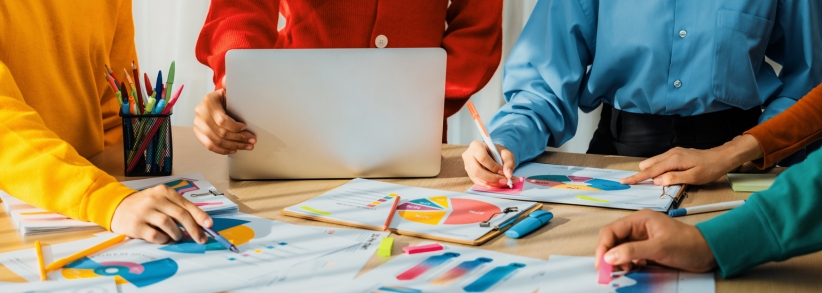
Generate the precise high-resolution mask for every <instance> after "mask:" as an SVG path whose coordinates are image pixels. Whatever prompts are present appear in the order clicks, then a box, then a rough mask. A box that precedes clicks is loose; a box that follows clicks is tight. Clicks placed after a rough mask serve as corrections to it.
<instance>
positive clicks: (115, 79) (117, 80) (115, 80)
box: [106, 64, 123, 91]
mask: <svg viewBox="0 0 822 293" xmlns="http://www.w3.org/2000/svg"><path fill="white" fill-rule="evenodd" d="M106 72H108V75H111V78H113V79H114V83H115V84H120V80H119V79H117V76H116V75H114V71H111V68H108V64H106ZM120 90H121V91H122V90H123V89H122V88H120Z"/></svg>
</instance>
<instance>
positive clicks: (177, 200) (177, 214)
mask: <svg viewBox="0 0 822 293" xmlns="http://www.w3.org/2000/svg"><path fill="white" fill-rule="evenodd" d="M167 189H168V190H167V195H166V197H167V198H168V200H169V201H170V202H171V203H173V204H174V205H173V206H172V207H169V210H168V215H169V216H171V217H173V218H174V219H175V220H177V222H178V223H180V224H181V225H183V228H185V229H186V231H188V234H189V235H190V236H191V238H192V239H194V241H197V242H198V243H205V242H206V241H207V240H208V239H207V238H208V236H206V235H205V232H203V229H202V228H200V226H205V227H211V225H212V220H211V217H210V216H209V215H208V214H207V213H206V212H204V211H203V210H201V209H200V208H199V207H197V205H195V204H194V203H192V202H191V201H189V200H188V199H186V198H184V197H183V196H182V195H180V194H179V193H177V191H175V190H174V189H171V188H167Z"/></svg>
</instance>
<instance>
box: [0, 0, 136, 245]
mask: <svg viewBox="0 0 822 293" xmlns="http://www.w3.org/2000/svg"><path fill="white" fill-rule="evenodd" d="M117 9H118V11H117V24H116V28H115V38H114V44H112V46H111V50H110V53H109V54H110V55H109V58H110V59H111V63H112V66H116V67H115V68H123V67H126V66H129V67H128V68H130V64H131V61H132V60H135V59H136V52H135V49H134V31H133V30H134V27H133V20H132V15H131V1H122V3H121V5H120V6H119V7H118V8H117ZM85 46H88V44H83V43H78V44H77V48H84V47H85ZM54 54H65V52H54ZM3 61H4V60H0V190H4V191H6V192H7V193H9V194H10V195H12V196H15V197H17V198H19V199H21V200H23V201H25V202H28V203H30V204H32V205H34V206H37V207H40V208H43V209H46V210H50V211H55V212H58V213H61V214H64V215H66V216H68V217H71V218H74V219H78V220H82V221H90V222H93V223H96V224H98V225H100V226H102V227H104V228H106V229H108V230H111V227H110V225H111V220H112V217H113V216H114V211H115V210H116V209H117V207H118V206H119V204H120V202H122V200H123V199H124V198H126V197H127V196H129V195H130V194H132V193H134V192H135V191H134V190H132V189H130V188H128V187H126V186H125V185H123V184H121V183H119V182H117V180H116V179H115V178H114V177H112V176H111V175H108V174H107V173H106V172H104V171H103V170H100V169H99V168H97V167H96V166H94V165H93V164H91V162H89V161H88V160H87V159H86V158H85V157H83V156H81V155H80V154H79V152H78V151H77V149H75V146H72V145H71V144H70V143H68V142H66V141H65V140H63V139H61V138H60V137H59V136H58V135H57V133H55V132H54V131H52V130H51V129H49V127H47V126H46V124H45V123H44V120H43V116H41V113H39V112H38V111H37V110H35V109H34V108H32V107H31V106H29V105H28V104H27V103H26V100H35V99H53V98H65V97H54V96H41V97H32V96H26V97H25V98H24V96H23V94H22V93H21V90H20V88H19V87H18V83H16V82H15V80H14V77H13V75H12V72H11V70H10V69H9V67H7V66H6V64H5V63H4V62H3ZM135 61H136V60H135ZM121 70H122V69H121ZM95 78H97V76H82V77H78V79H84V80H92V81H95ZM99 78H100V79H102V77H99ZM41 82H48V81H47V80H46V81H41ZM100 83H101V84H102V82H100ZM71 98H75V99H94V100H98V99H99V102H100V103H101V107H100V109H101V111H102V113H99V114H94V113H90V114H89V116H94V115H102V117H103V121H104V123H103V124H104V125H103V128H104V129H99V130H93V129H89V130H86V131H103V132H104V133H101V134H100V135H105V144H106V146H110V145H111V144H113V143H116V142H117V141H118V140H119V138H120V137H121V134H119V133H118V132H119V131H120V123H119V122H118V120H117V119H119V117H117V112H116V111H117V102H116V99H114V95H113V94H111V93H110V92H107V93H106V94H104V95H103V96H102V97H93V96H88V97H85V96H74V97H71ZM69 110H71V109H69ZM44 115H45V114H44ZM48 115H57V116H59V115H60V114H59V113H50V114H48ZM97 117H100V116H97ZM65 123H72V121H66V122H65Z"/></svg>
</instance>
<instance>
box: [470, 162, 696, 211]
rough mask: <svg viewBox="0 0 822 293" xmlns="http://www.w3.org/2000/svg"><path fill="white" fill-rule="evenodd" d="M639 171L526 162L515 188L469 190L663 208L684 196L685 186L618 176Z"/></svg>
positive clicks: (578, 202)
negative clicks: (631, 180) (628, 180)
mask: <svg viewBox="0 0 822 293" xmlns="http://www.w3.org/2000/svg"><path fill="white" fill-rule="evenodd" d="M636 173H637V172H631V171H623V170H611V169H597V168H587V167H577V166H563V165H552V164H541V163H525V164H522V165H520V166H519V167H517V169H516V170H514V176H516V177H518V179H519V180H515V182H514V186H513V188H508V187H504V188H485V187H482V186H479V185H474V186H473V187H471V188H470V189H468V191H467V192H468V193H473V194H478V195H484V196H489V197H496V198H507V199H517V200H529V201H539V202H550V203H562V204H573V205H585V206H595V207H606V208H614V209H626V210H640V209H644V208H647V209H651V210H654V211H660V212H664V211H667V210H668V209H670V208H671V206H673V205H675V204H676V203H677V202H678V201H679V200H680V199H681V197H682V194H683V193H684V190H685V188H684V187H685V186H683V185H672V186H667V187H665V188H664V189H663V187H661V186H656V185H653V183H652V182H651V181H650V180H647V181H645V182H641V183H639V184H635V185H624V184H620V183H619V179H621V178H625V177H628V176H631V175H634V174H636Z"/></svg>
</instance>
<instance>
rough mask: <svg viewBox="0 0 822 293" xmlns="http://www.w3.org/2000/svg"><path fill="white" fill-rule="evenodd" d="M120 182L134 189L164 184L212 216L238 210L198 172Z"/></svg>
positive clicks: (234, 204)
mask: <svg viewBox="0 0 822 293" xmlns="http://www.w3.org/2000/svg"><path fill="white" fill-rule="evenodd" d="M122 183H123V184H124V185H125V186H128V187H131V188H133V189H136V190H144V189H148V188H151V187H154V186H157V185H160V184H165V185H166V186H168V187H171V188H173V189H174V190H176V191H177V192H179V193H180V194H181V195H182V196H183V197H185V198H186V199H188V200H189V201H191V202H193V203H194V204H195V205H197V206H198V207H200V209H202V210H203V211H205V212H206V213H208V214H209V215H212V216H214V215H224V214H231V213H236V212H237V211H238V210H239V207H238V206H237V204H236V203H234V202H232V201H231V200H229V199H228V198H226V197H225V195H224V194H223V193H222V192H220V191H219V190H217V188H215V187H214V185H212V184H211V183H210V182H208V180H206V179H205V178H204V177H203V175H202V174H200V173H194V174H187V175H180V176H167V177H157V178H150V179H142V180H132V181H125V182H122Z"/></svg>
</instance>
